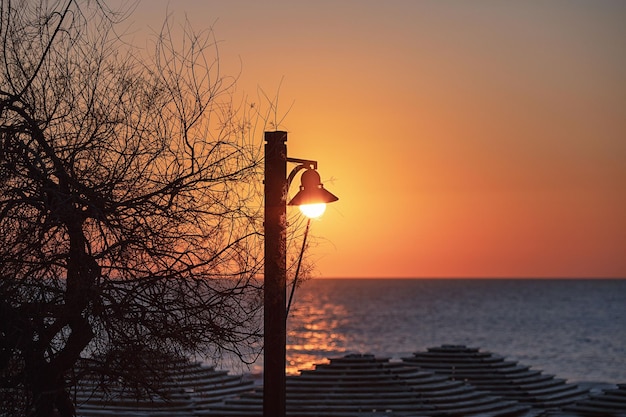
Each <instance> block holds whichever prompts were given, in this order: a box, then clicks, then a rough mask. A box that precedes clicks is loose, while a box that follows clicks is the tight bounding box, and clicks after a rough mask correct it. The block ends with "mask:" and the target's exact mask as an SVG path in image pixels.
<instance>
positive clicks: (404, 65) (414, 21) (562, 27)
mask: <svg viewBox="0 0 626 417" xmlns="http://www.w3.org/2000/svg"><path fill="white" fill-rule="evenodd" d="M166 10H169V11H170V12H172V13H173V18H174V19H175V20H178V21H182V20H183V19H184V18H185V15H187V17H188V18H189V20H190V21H191V23H192V24H193V26H194V28H195V29H198V30H200V29H204V28H207V27H209V26H212V27H213V28H214V30H215V33H216V37H217V38H218V39H219V40H221V41H222V42H221V43H220V55H221V59H222V64H223V68H224V72H228V71H231V73H232V74H236V73H238V72H239V71H240V70H241V76H240V82H239V87H238V88H239V90H240V91H245V92H247V93H248V94H249V95H250V96H252V97H255V96H256V95H257V89H258V88H259V87H260V88H262V89H263V90H264V91H266V92H267V93H268V94H270V95H275V94H276V92H277V91H278V89H279V87H280V95H279V115H280V116H283V115H285V113H288V114H287V115H286V117H285V118H284V120H283V121H282V124H281V125H280V126H279V127H280V129H281V130H287V131H288V132H289V139H288V142H287V145H288V149H289V156H291V157H297V158H307V159H316V160H318V161H319V167H318V168H319V171H320V174H321V176H322V180H323V181H324V182H325V186H326V187H327V188H328V189H329V190H330V191H332V192H333V193H334V194H336V195H337V196H339V197H340V200H339V201H338V202H337V203H333V204H331V205H329V207H328V210H327V212H326V214H325V215H324V217H323V218H322V219H321V220H319V221H316V222H315V223H314V224H313V228H312V232H313V234H314V235H315V236H316V237H317V240H318V242H317V243H318V244H317V246H316V247H315V248H313V249H312V252H311V255H310V256H311V259H312V260H313V261H315V263H316V272H315V273H314V276H318V277H626V24H624V22H625V21H626V2H624V1H620V0H616V1H601V0H594V1H576V0H563V1H550V2H538V1H537V2H529V1H518V2H513V1H471V2H470V1H417V0H404V1H401V0H390V1H373V0H349V1H348V0H343V1H341V0H318V1H315V2H313V1H294V0H291V1H288V0H284V1H283V0H281V1H268V2H261V1H258V0H257V1H231V0H220V1H211V0H202V1H200V0H196V1H192V0H176V1H169V2H168V1H166V0H143V1H140V2H139V4H138V6H137V9H136V12H135V14H134V16H133V17H132V19H131V23H132V24H133V28H134V30H136V31H137V32H136V33H137V36H140V34H141V33H142V30H143V29H142V28H144V27H146V26H150V27H153V28H157V29H158V28H159V26H160V23H162V21H163V19H164V16H165V14H166ZM281 80H282V81H281ZM290 109H291V110H290ZM259 141H262V138H259ZM295 188H297V187H296V186H295V185H294V186H292V191H293V189H295Z"/></svg>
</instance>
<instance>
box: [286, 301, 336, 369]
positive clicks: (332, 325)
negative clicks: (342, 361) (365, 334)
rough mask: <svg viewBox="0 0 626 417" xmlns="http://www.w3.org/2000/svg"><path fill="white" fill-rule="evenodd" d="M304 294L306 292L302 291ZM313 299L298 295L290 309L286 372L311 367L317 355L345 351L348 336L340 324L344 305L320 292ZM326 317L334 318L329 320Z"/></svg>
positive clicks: (316, 362) (318, 357)
mask: <svg viewBox="0 0 626 417" xmlns="http://www.w3.org/2000/svg"><path fill="white" fill-rule="evenodd" d="M303 295H304V296H305V297H306V296H307V295H309V294H306V293H305V294H303ZM316 295H317V296H318V297H321V298H322V299H318V300H316V302H310V301H311V300H305V299H302V302H301V303H298V304H297V306H296V307H295V308H294V309H293V310H292V311H291V312H290V314H289V319H288V323H287V374H288V375H294V374H298V371H300V370H304V369H313V367H314V365H317V364H320V363H324V362H325V361H321V362H320V357H328V356H335V355H337V354H338V353H339V354H341V353H344V352H346V346H347V344H348V338H347V336H346V332H345V331H343V328H344V327H345V325H346V319H345V318H341V319H340V317H347V314H346V309H345V307H344V306H343V305H339V304H335V303H331V302H330V301H329V300H328V297H325V296H324V294H319V293H318V294H316ZM329 317H337V319H331V320H329Z"/></svg>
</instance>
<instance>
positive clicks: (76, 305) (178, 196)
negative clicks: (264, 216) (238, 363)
mask: <svg viewBox="0 0 626 417" xmlns="http://www.w3.org/2000/svg"><path fill="white" fill-rule="evenodd" d="M121 17H123V16H120V15H118V14H115V13H113V12H111V11H110V10H108V9H107V8H106V6H105V5H104V4H102V3H100V2H98V1H79V0H65V1H61V0H59V1H45V0H41V1H39V2H37V1H32V0H21V1H20V0H17V1H9V0H2V1H1V3H0V42H1V46H0V384H1V385H2V387H1V388H4V389H5V390H6V389H11V390H13V392H19V393H20V395H22V398H23V399H24V400H23V401H22V402H21V403H20V404H13V405H12V406H8V407H15V410H14V411H15V412H16V414H23V415H36V416H41V417H44V416H46V417H47V416H50V415H52V414H53V413H54V412H58V413H60V414H61V415H63V416H71V415H73V414H74V409H73V405H72V403H71V396H70V395H69V392H70V389H69V388H70V387H71V385H72V383H73V379H72V378H73V377H72V375H73V372H74V369H75V368H76V364H77V362H78V361H79V360H83V359H85V360H88V361H90V362H91V363H92V364H93V365H94V366H96V367H99V368H100V371H102V372H104V373H108V374H109V375H112V376H115V378H118V379H119V378H122V379H124V378H127V379H128V380H131V379H133V378H138V376H137V375H129V373H128V369H129V368H128V367H127V364H128V362H129V361H130V360H137V359H141V357H142V356H141V355H142V354H145V355H147V354H148V352H151V351H159V352H162V353H169V354H172V355H193V354H197V353H205V354H207V353H211V352H220V351H230V352H234V353H235V354H239V355H243V354H244V353H245V351H246V350H245V349H247V348H249V347H251V346H255V344H256V343H257V342H258V337H259V336H260V329H259V327H258V326H259V322H258V320H257V315H258V313H259V307H260V297H259V294H258V290H259V286H258V285H257V283H256V281H255V279H254V278H255V276H256V275H257V274H258V272H259V266H260V265H261V263H262V259H261V256H260V252H261V251H260V249H261V246H260V244H259V240H258V238H259V233H260V232H259V230H260V227H261V224H260V223H259V221H258V218H259V216H258V214H259V213H258V209H259V205H258V200H257V199H258V198H259V194H258V190H257V184H258V182H259V181H258V180H259V178H258V169H257V168H258V167H259V162H260V154H259V147H258V146H255V145H254V144H253V142H252V140H251V139H250V137H251V132H252V131H253V130H254V126H253V125H251V124H250V119H249V118H248V115H247V114H246V113H247V110H246V108H245V107H244V106H237V105H234V104H233V92H234V85H235V79H233V78H229V77H224V76H222V75H221V74H220V72H219V56H218V55H217V50H216V48H215V42H214V39H213V37H212V33H211V32H210V31H208V32H205V33H201V34H199V35H198V34H196V33H194V32H193V31H191V30H190V29H189V27H188V26H185V30H184V33H183V39H182V44H181V46H180V47H178V46H177V44H176V43H175V42H174V41H173V38H174V37H173V36H172V35H171V33H172V32H171V31H170V28H169V26H168V25H167V23H166V25H164V28H163V31H162V33H161V36H160V37H157V39H156V41H155V43H154V52H153V53H152V54H150V57H149V58H146V56H145V53H142V51H140V50H137V49H133V48H132V47H131V46H129V45H127V44H125V43H124V42H122V41H121V40H120V37H118V36H117V35H116V34H115V30H114V29H115V27H116V23H118V20H119V19H120V18H121ZM254 202H257V204H256V205H255V204H254ZM133 369H134V370H135V371H136V369H137V367H134V368H133ZM139 378H140V377H139ZM7 401H8V400H7ZM18 406H19V407H20V408H19V409H18V408H17V407H18ZM2 411H3V412H5V411H6V412H7V413H8V414H10V413H9V412H8V410H2Z"/></svg>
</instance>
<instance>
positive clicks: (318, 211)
mask: <svg viewBox="0 0 626 417" xmlns="http://www.w3.org/2000/svg"><path fill="white" fill-rule="evenodd" d="M299 207H300V211H301V212H302V214H304V215H305V216H307V217H308V218H310V219H315V218H317V217H320V216H321V215H322V214H324V212H325V211H326V203H317V204H302V205H300V206H299Z"/></svg>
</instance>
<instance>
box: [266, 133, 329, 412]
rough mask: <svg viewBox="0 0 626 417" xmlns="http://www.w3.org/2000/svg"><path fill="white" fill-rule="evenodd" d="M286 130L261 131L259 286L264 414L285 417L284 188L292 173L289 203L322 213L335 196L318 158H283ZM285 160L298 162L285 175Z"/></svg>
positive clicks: (285, 274) (285, 241)
mask: <svg viewBox="0 0 626 417" xmlns="http://www.w3.org/2000/svg"><path fill="white" fill-rule="evenodd" d="M286 142H287V132H280V131H277V132H265V277H264V291H263V303H264V304H263V315H264V317H263V332H264V336H263V340H264V353H263V358H264V363H263V416H264V417H284V416H286V413H287V411H286V385H287V384H286V382H287V379H286V376H285V361H286V357H287V312H286V302H287V267H286V266H287V192H288V190H289V184H291V182H292V181H293V179H294V178H295V176H296V174H297V173H298V172H299V171H300V170H303V169H305V170H306V171H305V172H304V173H303V174H302V179H301V182H302V185H301V186H300V191H298V193H297V194H296V195H295V196H294V198H293V199H292V200H291V201H290V202H289V205H294V206H300V207H301V208H302V207H304V209H302V210H303V211H307V212H308V211H309V209H311V210H312V209H314V208H315V209H316V210H315V212H314V213H309V214H314V215H315V214H317V216H319V215H321V214H322V213H323V211H324V209H325V206H326V203H330V202H333V201H337V200H338V198H337V197H336V196H334V195H333V194H332V193H330V192H328V191H327V190H326V189H324V186H323V185H322V183H321V181H320V176H319V174H318V173H317V171H316V169H317V162H316V161H311V160H306V159H296V158H287V144H286ZM287 162H293V163H297V164H298V165H297V166H296V167H295V168H294V169H293V170H292V171H291V172H290V173H289V176H287Z"/></svg>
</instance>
